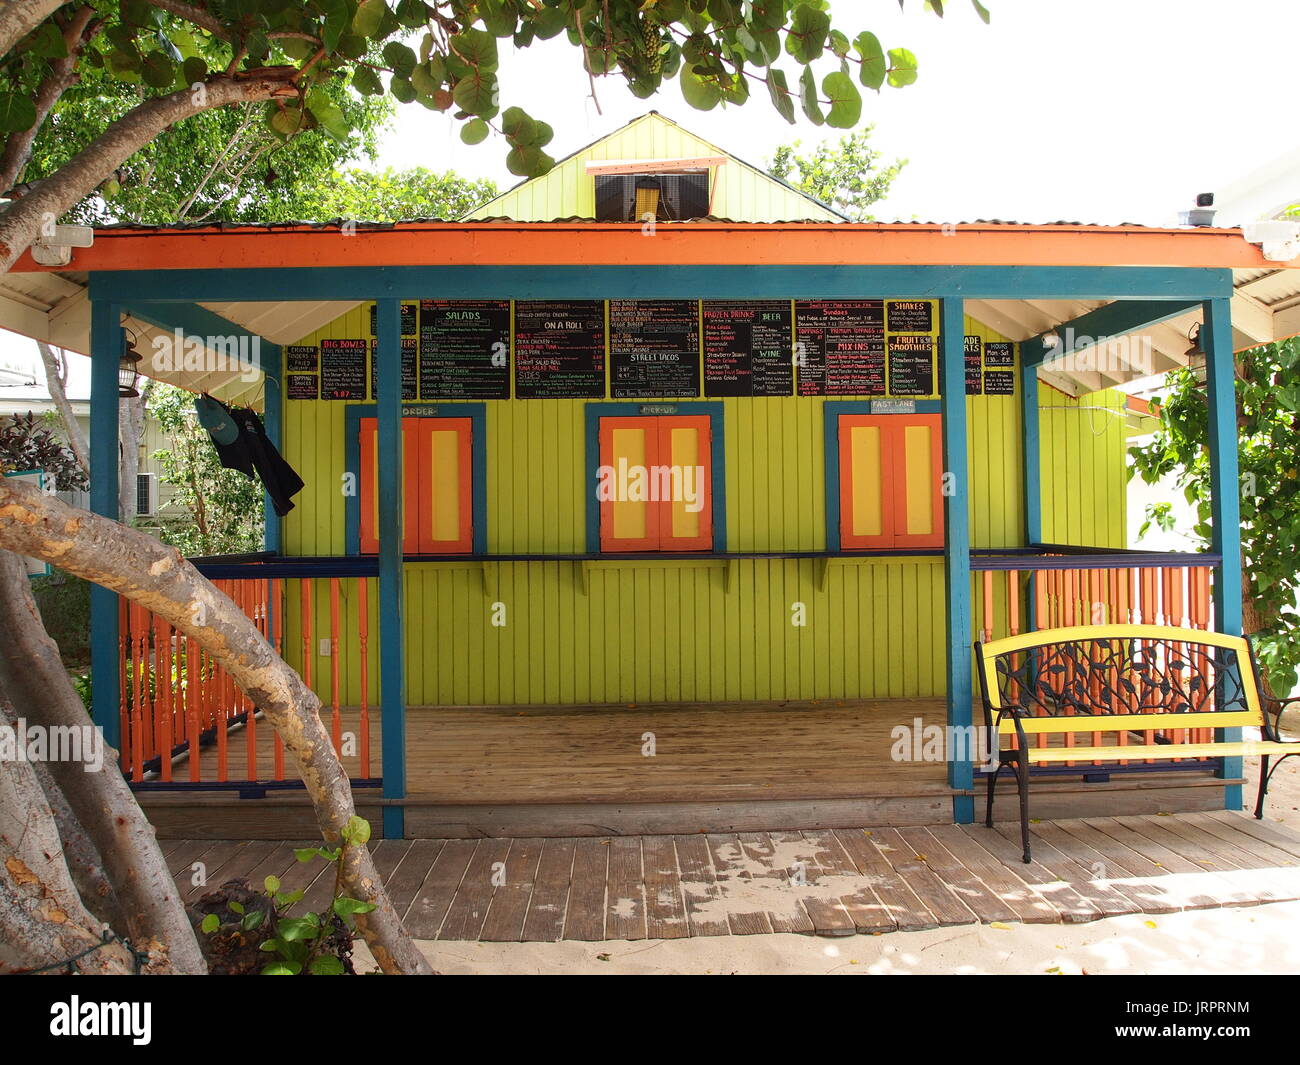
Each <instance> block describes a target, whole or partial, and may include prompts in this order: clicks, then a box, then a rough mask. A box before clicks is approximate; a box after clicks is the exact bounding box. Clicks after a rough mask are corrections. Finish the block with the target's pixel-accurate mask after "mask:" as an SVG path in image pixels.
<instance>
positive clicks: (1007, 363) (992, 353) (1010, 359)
mask: <svg viewBox="0 0 1300 1065" xmlns="http://www.w3.org/2000/svg"><path fill="white" fill-rule="evenodd" d="M984 365H985V366H987V367H988V368H989V369H997V370H1014V369H1015V368H1016V349H1015V345H1014V344H1012V343H1011V342H1010V341H1009V340H990V341H989V342H988V343H987V344H985V345H984Z"/></svg>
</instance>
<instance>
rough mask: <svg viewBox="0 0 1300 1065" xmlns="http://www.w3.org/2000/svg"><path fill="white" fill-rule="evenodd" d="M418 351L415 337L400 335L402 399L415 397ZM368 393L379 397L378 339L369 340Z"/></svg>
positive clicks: (376, 397) (373, 396)
mask: <svg viewBox="0 0 1300 1065" xmlns="http://www.w3.org/2000/svg"><path fill="white" fill-rule="evenodd" d="M417 363H418V352H417V348H416V341H415V337H402V399H404V400H407V399H415V398H416V388H415V373H416V365H417ZM370 395H371V398H373V399H378V398H379V341H378V340H372V341H371V342H370Z"/></svg>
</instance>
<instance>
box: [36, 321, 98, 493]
mask: <svg viewBox="0 0 1300 1065" xmlns="http://www.w3.org/2000/svg"><path fill="white" fill-rule="evenodd" d="M36 347H37V349H39V351H40V353H41V362H43V363H44V364H45V383H46V385H47V386H48V387H49V390H50V398H51V399H52V400H54V406H55V407H56V408H57V409H58V412H59V417H60V418H62V419H63V435H64V436H65V437H66V438H67V441H68V448H69V449H70V450H71V451H72V454H73V457H74V458H76V460H77V464H78V465H79V466H80V467H81V468H82V469H83V470H84V471H85V472H86V473H87V474H89V473H90V444H89V443H87V442H86V434H85V433H83V432H82V431H81V423H80V422H79V421H77V415H76V413H75V412H74V411H73V409H72V404H71V403H70V402H69V401H68V390H67V388H65V387H64V386H65V385H66V383H67V372H68V363H67V359H68V356H67V354H66V353H64V352H60V353H59V354H58V355H55V354H54V349H53V348H52V347H50V345H49V344H47V343H45V341H43V340H38V341H37V342H36Z"/></svg>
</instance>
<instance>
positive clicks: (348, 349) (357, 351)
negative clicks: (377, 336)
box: [320, 339, 366, 399]
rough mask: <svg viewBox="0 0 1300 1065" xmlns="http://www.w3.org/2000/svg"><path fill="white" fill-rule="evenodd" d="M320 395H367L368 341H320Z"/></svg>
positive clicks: (338, 397)
mask: <svg viewBox="0 0 1300 1065" xmlns="http://www.w3.org/2000/svg"><path fill="white" fill-rule="evenodd" d="M320 398H321V399H365V398H366V342H365V341H364V340H361V339H356V340H322V341H321V342H320Z"/></svg>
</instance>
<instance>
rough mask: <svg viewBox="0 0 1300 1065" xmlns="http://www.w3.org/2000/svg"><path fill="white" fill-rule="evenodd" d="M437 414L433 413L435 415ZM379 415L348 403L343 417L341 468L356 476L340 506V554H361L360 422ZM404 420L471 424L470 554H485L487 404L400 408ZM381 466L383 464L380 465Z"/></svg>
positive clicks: (374, 408) (364, 406)
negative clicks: (350, 492)
mask: <svg viewBox="0 0 1300 1065" xmlns="http://www.w3.org/2000/svg"><path fill="white" fill-rule="evenodd" d="M435 412H436V413H435ZM377 414H378V405H377V404H375V403H349V404H348V406H347V407H346V408H345V410H344V413H343V468H344V470H345V471H346V472H348V473H351V474H353V475H355V477H356V481H355V485H356V489H357V490H356V493H355V494H354V495H350V496H347V497H346V498H345V499H344V503H343V544H344V546H343V550H344V551H345V552H346V553H347V554H349V555H359V554H360V553H361V419H362V418H374V417H376V416H377ZM402 417H403V418H468V419H469V420H470V477H471V480H472V482H473V483H472V484H471V485H470V505H471V507H472V508H473V515H472V520H473V526H474V528H473V543H472V547H473V553H474V554H475V555H486V554H487V404H485V403H466V402H463V401H460V400H454V401H453V400H449V401H447V402H445V403H444V402H430V401H428V400H426V401H424V402H422V403H416V402H415V401H413V400H412V401H411V402H410V403H409V404H406V405H404V406H403V407H402ZM381 465H382V463H381Z"/></svg>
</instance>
